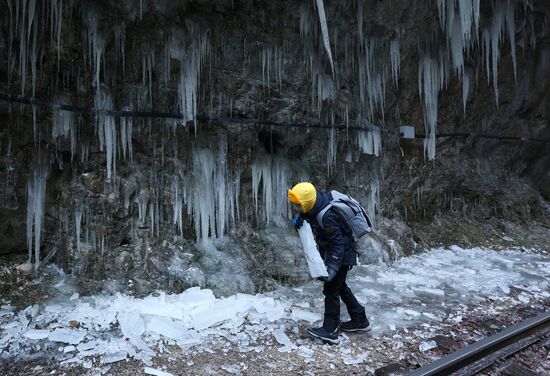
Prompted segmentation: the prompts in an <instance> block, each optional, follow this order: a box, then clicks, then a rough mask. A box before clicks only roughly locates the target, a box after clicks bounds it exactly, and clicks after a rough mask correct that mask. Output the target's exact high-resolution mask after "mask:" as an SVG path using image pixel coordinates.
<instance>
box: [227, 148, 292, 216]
mask: <svg viewBox="0 0 550 376" xmlns="http://www.w3.org/2000/svg"><path fill="white" fill-rule="evenodd" d="M251 168H252V195H253V197H254V200H255V203H256V206H257V202H258V191H259V187H260V182H261V184H262V202H263V204H264V206H263V218H264V219H265V221H266V223H267V224H269V223H271V222H272V221H273V218H274V217H277V216H287V215H288V210H289V207H288V205H287V201H288V200H287V199H286V195H287V191H286V187H288V184H289V174H288V171H289V167H288V165H287V163H286V161H283V160H281V159H278V158H273V157H272V156H265V157H261V158H259V159H258V160H256V161H254V163H253V164H252V166H251ZM237 195H238V193H237ZM256 215H257V216H258V210H256Z"/></svg>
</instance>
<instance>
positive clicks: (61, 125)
mask: <svg viewBox="0 0 550 376" xmlns="http://www.w3.org/2000/svg"><path fill="white" fill-rule="evenodd" d="M75 119H76V116H75V113H74V112H72V111H65V110H61V109H59V108H54V110H53V125H52V140H53V142H58V140H57V139H58V138H59V137H61V136H63V137H66V138H68V139H69V140H70V143H71V159H73V158H74V155H75V151H76V122H75Z"/></svg>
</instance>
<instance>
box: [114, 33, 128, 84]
mask: <svg viewBox="0 0 550 376" xmlns="http://www.w3.org/2000/svg"><path fill="white" fill-rule="evenodd" d="M125 50H126V25H125V24H120V25H117V26H115V55H116V57H117V60H119V61H121V62H120V63H121V65H122V76H123V77H124V76H126V69H125V66H126V62H125V60H126V53H125Z"/></svg>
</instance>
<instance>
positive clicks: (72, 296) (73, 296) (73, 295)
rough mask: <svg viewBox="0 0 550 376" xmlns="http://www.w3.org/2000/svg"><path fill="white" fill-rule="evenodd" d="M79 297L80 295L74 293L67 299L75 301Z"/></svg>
mask: <svg viewBox="0 0 550 376" xmlns="http://www.w3.org/2000/svg"><path fill="white" fill-rule="evenodd" d="M79 297H80V294H79V293H77V292H75V293H74V294H72V295H71V297H70V298H69V300H76V299H78V298H79Z"/></svg>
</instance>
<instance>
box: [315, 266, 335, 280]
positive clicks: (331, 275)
mask: <svg viewBox="0 0 550 376" xmlns="http://www.w3.org/2000/svg"><path fill="white" fill-rule="evenodd" d="M327 272H328V277H317V280H318V281H321V282H332V281H334V278H336V274H338V270H336V269H332V268H327Z"/></svg>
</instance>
